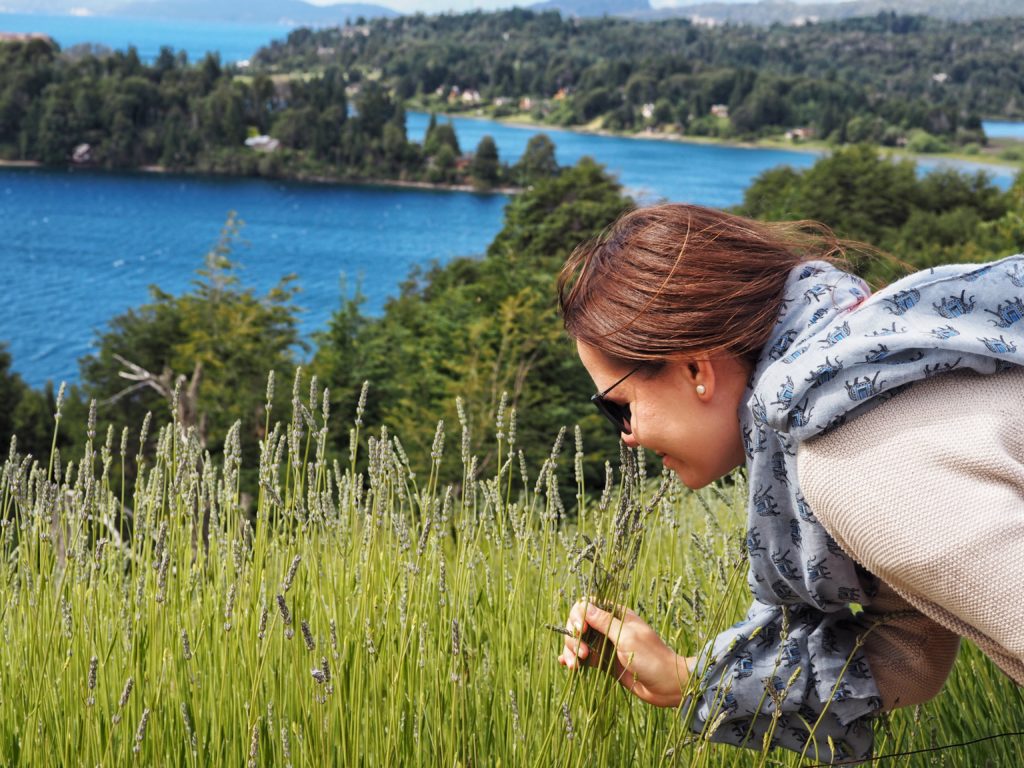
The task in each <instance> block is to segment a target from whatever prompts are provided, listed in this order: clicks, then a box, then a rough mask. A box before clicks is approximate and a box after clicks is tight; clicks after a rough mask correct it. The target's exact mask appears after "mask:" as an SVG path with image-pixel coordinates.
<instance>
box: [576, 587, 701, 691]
mask: <svg viewBox="0 0 1024 768" xmlns="http://www.w3.org/2000/svg"><path fill="white" fill-rule="evenodd" d="M619 613H620V615H621V617H622V618H621V619H620V618H616V617H615V616H614V615H612V614H611V613H610V612H608V611H604V610H601V609H600V608H598V607H597V606H596V605H594V604H593V603H589V602H586V601H580V602H578V603H576V604H575V605H574V606H573V607H572V610H571V611H569V620H568V621H567V622H566V628H567V629H568V630H569V631H570V632H571V633H572V636H571V637H570V636H568V635H566V636H564V638H563V641H564V642H563V646H562V652H561V654H559V656H558V663H559V664H561V665H563V666H565V667H568V668H569V669H576V668H577V667H578V666H579V665H580V664H581V663H583V664H586V665H588V666H591V667H601V668H602V669H608V670H609V672H610V673H611V674H612V675H614V676H615V679H616V680H618V681H619V683H620V684H621V685H622V687H624V688H625V689H626V690H627V691H629V692H630V693H632V694H633V695H634V696H637V697H639V698H640V699H642V700H643V701H646V702H647V703H648V704H654V705H655V706H658V707H677V706H679V702H680V701H681V700H682V694H683V690H684V689H685V688H686V683H687V681H688V680H689V677H690V668H691V666H692V665H693V663H694V661H695V660H694V659H692V658H689V659H688V658H685V657H683V656H680V655H679V654H677V653H676V652H675V651H673V650H672V649H671V648H669V647H668V646H667V645H665V643H664V641H663V640H662V639H661V638H660V637H658V635H657V633H656V632H655V631H654V630H653V629H651V628H650V627H649V626H648V625H647V623H646V622H645V621H644V620H643V619H641V618H640V617H639V616H637V615H636V613H634V612H633V611H631V610H629V609H628V608H624V609H622V610H621V611H619ZM588 629H590V630H593V632H591V633H590V637H591V638H593V637H594V636H595V635H597V636H599V638H600V639H599V641H598V642H596V643H593V644H589V643H587V642H584V640H583V637H584V636H585V634H586V632H587V630H588ZM608 655H611V659H610V664H609V659H608Z"/></svg>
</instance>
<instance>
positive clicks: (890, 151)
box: [407, 104, 1024, 173]
mask: <svg viewBox="0 0 1024 768" xmlns="http://www.w3.org/2000/svg"><path fill="white" fill-rule="evenodd" d="M407 108H408V109H412V110H413V111H416V112H426V113H428V114H429V112H430V109H429V107H427V106H426V105H422V104H410V105H407ZM436 114H437V116H438V117H439V118H441V117H445V118H453V117H459V118H463V119H467V120H479V121H482V122H484V121H485V122H493V123H500V124H502V125H508V126H512V127H517V128H529V129H531V130H536V131H539V132H542V133H548V132H563V133H575V134H580V135H585V136H604V137H608V138H616V139H633V140H639V141H664V142H672V143H678V144H693V145H696V146H712V147H725V148H729V149H748V150H759V149H776V150H781V151H788V152H803V153H806V154H812V155H816V156H818V157H822V156H824V155H827V154H829V153H830V152H834V151H835V150H837V149H842V148H843V147H849V146H853V145H852V144H842V145H838V146H835V145H831V144H828V143H826V142H824V141H821V140H812V141H805V142H799V143H792V142H787V141H784V140H781V139H757V140H755V141H741V140H738V139H722V138H717V137H713V136H687V135H684V134H681V133H673V132H668V131H651V130H645V131H635V132H629V131H614V130H610V129H607V128H591V127H588V126H585V125H546V124H544V123H538V122H536V121H535V120H532V119H530V118H529V117H528V116H526V115H525V113H517V114H516V115H509V116H506V117H492V116H489V115H485V114H479V113H474V112H468V111H467V112H437V113H436ZM998 140H999V139H996V141H998ZM990 141H991V140H990ZM1017 143H1024V141H1022V142H1017ZM872 146H874V147H876V148H877V149H878V151H879V152H882V153H884V154H885V155H886V156H888V157H891V158H895V159H901V160H902V159H906V160H913V161H914V162H915V163H918V162H920V161H924V162H925V163H927V162H928V161H932V160H934V161H937V162H942V161H945V162H947V163H951V164H953V165H954V166H955V165H966V166H983V167H982V168H977V170H985V168H984V166H989V167H991V168H992V172H993V173H995V172H997V171H1003V170H1014V169H1016V171H1017V173H1021V172H1024V164H1022V163H1019V162H1015V161H1012V160H1004V159H1002V158H999V157H992V156H990V155H984V154H977V155H970V154H966V153H964V152H935V153H919V152H910V151H908V150H906V149H901V148H899V147H886V146H882V145H880V144H873V145H872Z"/></svg>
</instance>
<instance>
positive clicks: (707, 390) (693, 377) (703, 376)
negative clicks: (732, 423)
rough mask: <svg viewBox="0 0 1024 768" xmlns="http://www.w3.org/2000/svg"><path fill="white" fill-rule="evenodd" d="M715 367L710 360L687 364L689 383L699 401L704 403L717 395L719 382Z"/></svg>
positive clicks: (704, 359) (705, 359)
mask: <svg viewBox="0 0 1024 768" xmlns="http://www.w3.org/2000/svg"><path fill="white" fill-rule="evenodd" d="M715 367H716V366H715V363H714V362H712V361H711V360H710V359H709V358H703V359H699V360H694V361H692V362H690V363H688V364H687V373H688V374H689V375H688V379H689V383H690V385H691V386H692V387H693V389H694V392H695V393H696V395H697V397H698V399H700V400H702V401H705V402H706V401H708V400H710V399H711V398H712V396H714V394H715V382H716V380H717V376H716V371H715Z"/></svg>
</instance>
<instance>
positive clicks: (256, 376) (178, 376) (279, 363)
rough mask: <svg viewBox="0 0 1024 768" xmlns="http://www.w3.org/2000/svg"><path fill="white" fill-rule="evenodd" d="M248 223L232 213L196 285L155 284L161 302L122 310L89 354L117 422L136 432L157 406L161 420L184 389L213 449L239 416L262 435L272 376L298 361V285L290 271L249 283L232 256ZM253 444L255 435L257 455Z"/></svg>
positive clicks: (102, 400)
mask: <svg viewBox="0 0 1024 768" xmlns="http://www.w3.org/2000/svg"><path fill="white" fill-rule="evenodd" d="M241 226H242V222H241V221H239V220H238V219H237V218H235V216H234V214H232V215H231V216H229V218H228V220H227V223H226V224H225V226H224V229H223V231H222V233H221V237H220V239H219V241H218V242H217V244H216V245H215V246H214V248H213V249H212V250H211V251H210V252H209V253H208V254H207V255H206V258H205V260H204V265H203V267H202V268H201V269H199V270H198V272H197V278H196V280H195V281H194V282H193V289H192V291H190V292H188V293H185V294H182V295H180V296H172V295H171V294H168V293H165V292H163V291H161V290H160V289H159V288H156V287H154V288H153V289H152V294H153V298H152V300H151V301H150V302H149V303H147V304H145V305H143V306H141V307H139V308H138V309H132V310H129V311H128V312H126V313H124V314H122V315H119V316H117V317H115V318H114V319H113V320H112V321H111V322H110V327H109V328H108V330H106V331H105V332H103V333H102V334H101V335H100V338H99V343H98V349H97V351H96V353H95V354H93V355H90V356H88V357H85V358H83V359H82V361H81V372H82V382H83V387H84V391H85V393H86V395H87V396H88V397H91V398H95V399H96V400H97V401H98V402H99V404H100V409H101V412H102V413H103V415H104V416H105V417H106V418H107V419H108V420H109V421H111V422H113V423H114V424H116V425H118V426H119V427H120V426H122V425H123V426H129V427H130V428H131V429H133V430H134V429H137V428H138V425H139V424H141V423H142V420H143V418H144V416H145V413H146V412H147V411H152V412H153V414H154V418H155V419H156V420H157V423H158V424H159V423H161V422H163V421H165V420H166V419H167V417H168V413H169V405H170V400H171V396H172V395H173V393H174V391H175V389H176V388H178V387H180V393H179V416H180V418H181V419H182V421H183V422H184V424H185V425H186V426H193V427H195V428H196V429H197V431H198V433H199V436H200V439H201V440H202V441H203V442H204V444H206V445H209V446H210V447H211V449H212V450H214V451H216V450H218V449H219V448H220V446H221V445H222V444H223V441H224V439H225V437H226V435H227V433H228V430H229V429H230V428H231V426H232V425H233V424H234V422H235V421H241V423H242V436H243V437H249V438H255V437H256V436H258V435H259V434H260V432H261V430H262V428H263V422H264V419H263V416H264V414H263V403H264V395H265V387H264V384H265V381H266V376H267V374H268V372H269V371H271V370H277V371H282V372H284V371H288V370H289V369H291V368H292V367H293V366H294V364H295V359H294V350H295V349H296V347H299V346H301V345H300V342H299V337H298V333H297V330H296V323H297V320H296V313H297V308H296V306H295V304H294V303H293V302H294V297H295V292H296V289H295V288H294V287H293V286H292V285H291V281H292V278H291V277H285V278H283V279H282V280H281V282H280V283H279V284H278V285H277V286H276V287H275V288H273V289H271V290H270V291H269V292H268V293H267V294H266V295H264V296H259V295H257V294H256V293H255V291H254V290H253V289H252V288H249V287H244V286H242V285H240V283H239V280H238V277H237V275H236V274H235V272H236V270H237V264H236V263H235V262H233V261H232V260H231V259H230V255H231V252H232V249H233V247H234V246H235V243H236V241H237V238H238V232H239V229H240V227H241ZM154 431H155V430H154ZM254 450H255V443H254V442H251V443H249V444H248V452H249V453H250V459H252V458H254V454H253V451H254Z"/></svg>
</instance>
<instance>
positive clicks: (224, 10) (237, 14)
mask: <svg viewBox="0 0 1024 768" xmlns="http://www.w3.org/2000/svg"><path fill="white" fill-rule="evenodd" d="M110 13H111V14H116V15H118V16H137V17H142V18H160V19H190V20H194V21H236V22H247V23H250V24H295V25H314V26H323V25H334V24H344V23H345V22H346V21H355V20H356V19H358V18H359V17H362V18H364V19H376V18H382V17H384V18H390V17H395V16H398V15H400V14H399V13H398V12H397V11H394V10H392V9H391V8H387V7H385V6H383V5H371V4H369V3H336V4H334V5H312V4H311V3H306V2H302V0H219V1H218V2H216V3H211V2H208V0H137V2H130V3H124V4H121V5H117V6H114V8H113V9H112V10H111V11H110Z"/></svg>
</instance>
